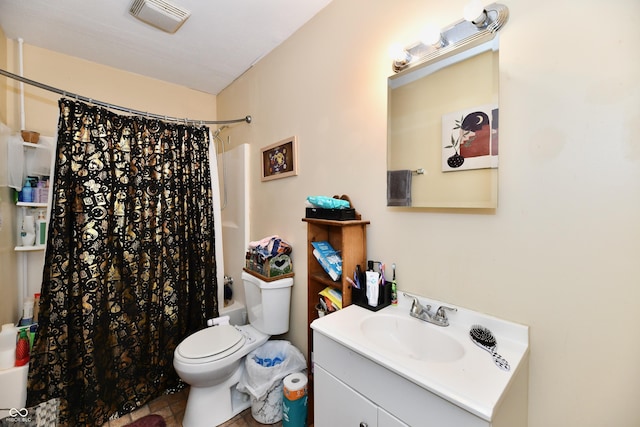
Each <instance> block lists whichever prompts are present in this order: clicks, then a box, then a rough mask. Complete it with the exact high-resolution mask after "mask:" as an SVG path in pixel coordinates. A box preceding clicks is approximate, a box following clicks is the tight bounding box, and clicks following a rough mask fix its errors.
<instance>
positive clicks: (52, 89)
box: [0, 68, 251, 125]
mask: <svg viewBox="0 0 640 427" xmlns="http://www.w3.org/2000/svg"><path fill="white" fill-rule="evenodd" d="M0 74H2V75H3V76H5V77H9V78H10V79H14V80H18V81H20V82H22V83H26V84H28V85H31V86H36V87H38V88H40V89H44V90H48V91H49V92H55V93H57V94H59V95H62V96H66V97H68V98H74V99H76V100H80V101H84V102H86V103H88V104H93V105H99V106H101V107H105V108H109V109H112V110H118V111H124V112H126V113H129V114H137V115H140V116H145V117H153V118H154V119H159V120H164V121H171V122H184V123H193V124H201V125H202V124H208V125H226V124H232V123H240V122H247V123H251V116H245V117H243V118H242V119H233V120H194V119H181V118H177V117H168V116H162V115H160V114H153V113H149V112H147V111H138V110H132V109H131V108H125V107H121V106H119V105H114V104H109V103H108V102H103V101H98V100H96V99H92V98H87V97H86V96H81V95H77V94H75V93H71V92H67V91H64V90H62V89H58V88H55V87H52V86H49V85H46V84H44V83H40V82H37V81H35V80H30V79H27V78H26V77H22V76H19V75H17V74H13V73H10V72H8V71H6V70H3V69H2V68H0Z"/></svg>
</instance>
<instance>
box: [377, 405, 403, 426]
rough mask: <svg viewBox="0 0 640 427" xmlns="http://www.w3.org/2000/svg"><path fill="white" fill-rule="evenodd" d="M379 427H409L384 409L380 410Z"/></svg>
mask: <svg viewBox="0 0 640 427" xmlns="http://www.w3.org/2000/svg"><path fill="white" fill-rule="evenodd" d="M378 427H409V424H405V423H403V422H402V421H400V420H399V419H397V418H396V417H394V416H393V415H391V414H390V413H388V412H387V411H385V410H384V409H382V408H378Z"/></svg>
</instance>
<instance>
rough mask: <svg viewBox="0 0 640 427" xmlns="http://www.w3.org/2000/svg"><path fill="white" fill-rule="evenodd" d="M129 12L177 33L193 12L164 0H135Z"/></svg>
mask: <svg viewBox="0 0 640 427" xmlns="http://www.w3.org/2000/svg"><path fill="white" fill-rule="evenodd" d="M129 13H130V14H132V15H133V16H135V17H136V18H138V19H140V20H141V21H144V22H146V23H147V24H150V25H153V26H154V27H157V28H159V29H161V30H163V31H166V32H167V33H175V32H176V31H177V30H178V28H180V26H181V25H182V24H184V21H186V20H187V18H189V16H191V12H189V11H188V10H185V9H182V8H180V7H178V6H176V5H174V4H171V3H169V2H167V1H164V0H135V1H134V2H133V4H132V5H131V8H130V9H129Z"/></svg>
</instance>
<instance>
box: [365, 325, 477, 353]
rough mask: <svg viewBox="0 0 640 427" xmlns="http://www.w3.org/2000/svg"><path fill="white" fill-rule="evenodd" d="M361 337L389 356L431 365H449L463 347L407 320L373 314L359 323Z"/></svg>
mask: <svg viewBox="0 0 640 427" xmlns="http://www.w3.org/2000/svg"><path fill="white" fill-rule="evenodd" d="M360 328H361V330H362V333H363V335H364V336H365V337H366V338H367V340H368V341H370V342H371V343H372V344H373V345H375V346H376V347H379V348H382V349H384V350H386V351H387V352H391V353H393V354H396V355H399V356H404V357H409V358H412V359H417V360H426V361H431V362H453V361H455V360H458V359H460V358H461V357H462V356H464V351H465V350H464V347H463V346H462V344H460V342H458V340H456V339H455V338H453V337H452V336H450V335H449V334H447V333H446V332H444V331H440V330H438V329H436V328H440V327H439V326H433V325H429V324H427V323H425V322H423V321H421V320H418V319H414V318H411V317H398V316H389V315H381V314H377V315H375V316H369V317H367V318H365V319H363V320H362V323H361V324H360Z"/></svg>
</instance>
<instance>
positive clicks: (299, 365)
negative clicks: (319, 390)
mask: <svg viewBox="0 0 640 427" xmlns="http://www.w3.org/2000/svg"><path fill="white" fill-rule="evenodd" d="M306 367H307V362H306V360H305V358H304V356H303V355H302V353H301V352H300V350H298V349H297V348H295V347H294V346H293V345H292V344H291V343H290V342H289V341H285V340H273V341H267V342H266V343H265V344H264V345H262V346H261V347H259V348H257V349H255V350H254V351H252V352H251V353H249V354H248V355H247V357H246V359H245V370H244V372H243V374H242V376H241V377H240V381H239V382H238V386H237V390H238V391H241V392H243V393H247V394H248V395H249V397H250V398H251V415H252V416H253V418H254V419H255V420H256V421H257V422H259V423H262V424H274V423H277V422H279V421H281V420H282V396H283V379H284V378H285V377H286V376H287V375H289V374H292V373H296V372H300V371H302V370H304V369H306Z"/></svg>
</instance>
